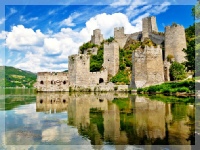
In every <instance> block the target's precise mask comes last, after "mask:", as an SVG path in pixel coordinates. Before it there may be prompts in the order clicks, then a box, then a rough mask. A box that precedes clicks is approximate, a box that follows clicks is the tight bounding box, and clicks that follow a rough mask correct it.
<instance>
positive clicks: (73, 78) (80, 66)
mask: <svg viewBox="0 0 200 150" xmlns="http://www.w3.org/2000/svg"><path fill="white" fill-rule="evenodd" d="M68 61H69V62H68V66H69V68H68V72H69V81H70V82H69V85H87V84H88V80H87V77H88V76H89V71H90V56H89V55H84V54H79V55H77V54H76V55H71V56H69V57H68Z"/></svg>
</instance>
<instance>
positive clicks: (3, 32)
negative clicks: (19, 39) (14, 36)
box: [0, 31, 8, 40]
mask: <svg viewBox="0 0 200 150" xmlns="http://www.w3.org/2000/svg"><path fill="white" fill-rule="evenodd" d="M7 34H8V32H6V31H1V33H0V40H2V39H6V36H7Z"/></svg>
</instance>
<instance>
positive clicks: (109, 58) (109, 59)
mask: <svg viewBox="0 0 200 150" xmlns="http://www.w3.org/2000/svg"><path fill="white" fill-rule="evenodd" d="M103 57H104V61H103V67H104V68H105V69H106V70H108V75H112V76H114V75H116V74H117V72H118V70H119V45H118V43H117V42H112V43H104V55H103Z"/></svg>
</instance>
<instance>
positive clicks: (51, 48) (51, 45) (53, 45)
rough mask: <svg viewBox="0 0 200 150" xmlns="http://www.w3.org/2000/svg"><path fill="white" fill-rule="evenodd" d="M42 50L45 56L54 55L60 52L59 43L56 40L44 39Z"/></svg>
mask: <svg viewBox="0 0 200 150" xmlns="http://www.w3.org/2000/svg"><path fill="white" fill-rule="evenodd" d="M44 50H45V52H46V54H50V55H55V54H59V53H61V52H62V50H60V41H58V40H57V39H56V38H46V39H44Z"/></svg>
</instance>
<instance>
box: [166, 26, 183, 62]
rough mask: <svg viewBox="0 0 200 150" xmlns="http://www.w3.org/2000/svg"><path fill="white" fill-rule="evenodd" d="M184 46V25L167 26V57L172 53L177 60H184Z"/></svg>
mask: <svg viewBox="0 0 200 150" xmlns="http://www.w3.org/2000/svg"><path fill="white" fill-rule="evenodd" d="M183 48H186V38H185V29H184V27H183V26H181V25H178V24H175V25H172V26H167V27H165V58H167V56H168V55H172V56H174V58H175V61H177V62H179V63H182V62H184V61H185V58H184V57H185V53H184V52H183V51H182V50H183Z"/></svg>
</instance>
